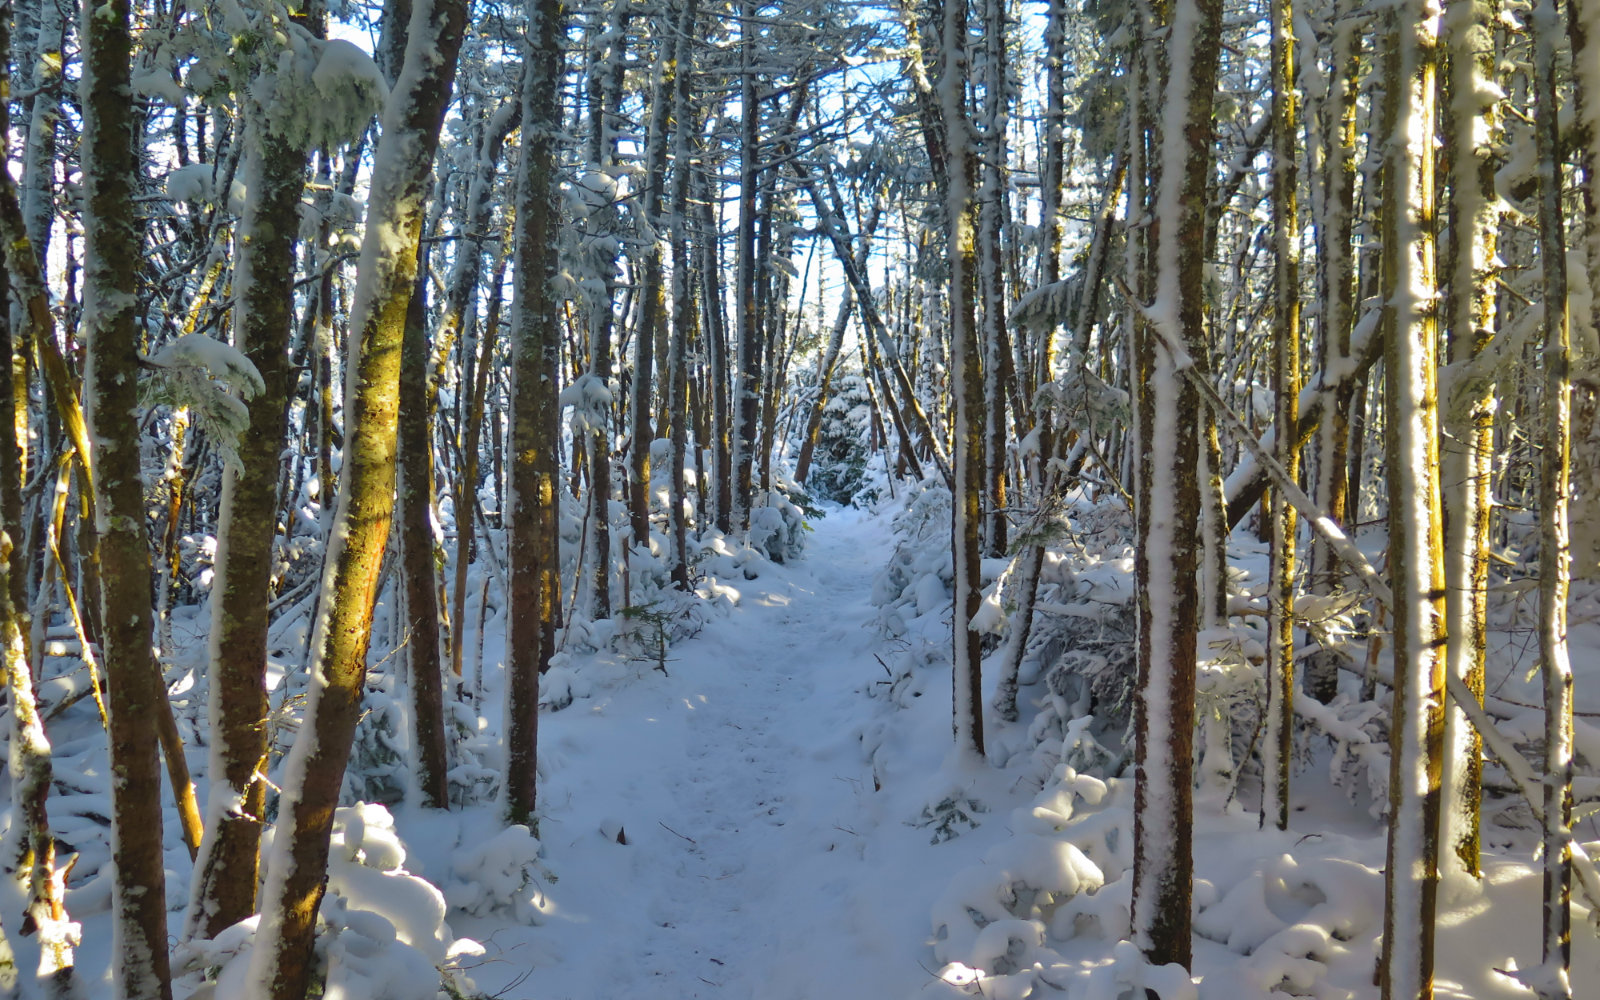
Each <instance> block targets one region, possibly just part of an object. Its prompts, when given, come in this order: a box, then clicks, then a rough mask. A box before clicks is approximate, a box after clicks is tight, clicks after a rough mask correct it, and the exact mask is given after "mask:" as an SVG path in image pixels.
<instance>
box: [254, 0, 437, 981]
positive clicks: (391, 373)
mask: <svg viewBox="0 0 1600 1000" xmlns="http://www.w3.org/2000/svg"><path fill="white" fill-rule="evenodd" d="M465 23H466V4H465V3H464V2H462V0H420V2H418V3H417V4H416V5H415V7H414V8H413V11H412V18H411V22H410V28H409V32H408V37H407V43H406V50H405V52H406V54H405V65H404V67H403V68H402V69H401V70H400V73H399V77H398V79H397V81H396V83H395V86H394V89H393V91H392V92H391V93H390V96H389V101H388V104H387V105H386V107H385V108H384V115H383V135H382V138H381V139H380V140H379V143H378V149H377V153H376V155H375V158H374V168H373V177H372V182H371V191H372V193H371V196H370V198H369V201H368V209H367V228H366V237H365V239H364V240H363V242H362V247H361V260H360V264H359V275H360V277H359V279H358V282H357V285H356V294H355V301H354V303H353V305H352V307H351V313H350V327H351V337H350V358H349V361H348V363H347V375H346V394H345V410H344V412H345V441H344V466H343V469H342V475H341V476H340V483H339V495H338V506H337V508H336V510H335V512H334V518H333V525H332V530H331V531H330V535H329V537H330V543H329V546H328V551H327V555H326V557H325V560H324V569H323V577H322V612H321V613H320V614H319V616H318V618H317V622H316V628H315V630H314V632H313V633H312V638H311V663H310V671H309V672H310V675H311V677H312V681H313V683H312V686H311V689H310V692H309V694H308V697H307V702H306V710H305V711H306V714H305V721H304V722H303V723H302V725H301V729H300V732H299V735H298V736H297V737H296V738H295V742H294V747H293V749H292V750H291V751H290V753H289V756H288V758H287V760H286V761H285V762H284V770H283V774H284V778H283V796H282V798H281V800H280V805H279V811H278V816H279V819H278V832H277V836H276V838H275V840H274V844H273V852H272V856H271V858H270V859H269V865H268V871H267V879H266V884H265V886H264V887H263V889H262V894H261V913H262V921H261V928H260V930H259V931H258V932H257V937H256V944H255V947H254V949H253V950H252V952H251V960H250V970H249V984H248V987H247V990H248V992H247V994H246V996H247V998H248V1000H301V998H302V997H303V996H304V995H305V993H306V990H307V988H308V984H309V981H310V975H311V959H312V955H311V949H312V938H313V935H314V933H315V930H316V918H317V909H318V907H319V906H320V904H321V902H322V896H323V893H324V891H325V890H326V878H327V875H326V873H327V863H328V840H329V836H330V835H331V834H332V832H333V811H334V808H335V807H336V806H337V805H338V802H339V791H340V788H341V786H342V784H343V780H344V771H345V766H346V764H348V762H349V759H350V746H351V740H352V737H353V736H354V733H355V726H356V722H357V720H358V718H359V716H360V710H361V697H362V691H363V688H364V686H365V682H366V673H367V648H368V644H369V642H370V640H371V636H372V606H373V602H374V601H375V600H376V598H377V588H378V583H379V569H380V567H381V566H382V562H383V550H384V546H385V545H386V544H387V542H388V538H389V528H390V521H391V518H392V516H393V513H394V495H395V446H396V431H397V422H398V415H399V412H398V411H399V377H400V350H401V344H402V341H403V339H404V333H405V319H406V310H407V309H408V307H409V305H410V302H411V290H412V284H413V283H414V282H415V280H416V274H417V248H418V244H419V239H420V237H421V231H422V221H423V210H424V201H425V199H426V198H427V195H428V176H429V173H430V171H431V169H432V166H433V158H434V153H435V152H436V151H437V149H438V144H439V129H440V126H441V124H442V123H443V120H444V112H445V108H446V106H447V105H448V104H449V100H450V93H451V89H452V86H453V84H454V82H455V72H456V55H457V53H458V52H459V51H460V47H461V37H462V31H463V28H464V26H465Z"/></svg>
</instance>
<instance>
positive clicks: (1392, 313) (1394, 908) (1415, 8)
mask: <svg viewBox="0 0 1600 1000" xmlns="http://www.w3.org/2000/svg"><path fill="white" fill-rule="evenodd" d="M1390 16H1391V17H1392V21H1391V24H1392V28H1391V30H1390V41H1389V44H1390V51H1389V52H1388V53H1387V54H1386V71H1385V78H1386V90H1385V96H1384V115H1383V119H1384V121H1383V125H1382V127H1381V129H1380V134H1381V135H1384V136H1388V137H1390V140H1389V145H1390V149H1389V154H1388V164H1387V176H1386V180H1385V183H1384V205H1383V208H1384V211H1383V216H1384V224H1385V233H1384V237H1383V279H1382V286H1383V288H1384V289H1385V291H1386V294H1387V295H1388V296H1389V298H1388V301H1387V302H1386V303H1385V305H1384V308H1385V309H1386V310H1387V311H1388V313H1389V319H1388V323H1389V329H1390V330H1392V331H1393V333H1392V336H1390V337H1389V338H1388V352H1387V357H1386V359H1385V377H1384V385H1385V390H1386V391H1385V396H1386V397H1387V398H1386V400H1385V402H1386V405H1387V411H1388V416H1387V434H1386V439H1387V449H1388V455H1387V461H1388V476H1389V487H1390V492H1389V545H1390V549H1389V551H1390V556H1389V567H1390V576H1391V580H1392V583H1391V587H1392V589H1393V591H1394V595H1395V609H1394V610H1395V615H1394V646H1393V649H1394V663H1395V677H1394V680H1395V685H1394V708H1393V710H1392V712H1391V716H1390V718H1391V720H1392V721H1391V724H1390V741H1389V742H1390V759H1391V769H1390V779H1389V795H1390V803H1389V846H1388V863H1387V868H1386V869H1385V876H1384V887H1385V903H1386V905H1385V907H1384V937H1383V956H1382V961H1381V964H1380V976H1379V980H1380V985H1381V988H1382V995H1383V997H1384V1000H1401V998H1404V1000H1411V998H1413V997H1415V998H1417V1000H1428V998H1429V997H1431V996H1432V995H1433V957H1434V948H1433V942H1434V926H1435V925H1434V912H1435V903H1436V900H1437V895H1438V879H1439V795H1440V791H1439V788H1440V768H1441V766H1442V761H1443V753H1444V674H1445V671H1444V667H1445V663H1444V635H1443V632H1444V610H1445V609H1444V565H1443V555H1444V539H1443V537H1442V530H1441V524H1440V504H1439V474H1438V469H1439V460H1438V459H1439V432H1438V413H1437V399H1438V387H1437V363H1436V358H1435V343H1436V340H1437V334H1438V316H1437V313H1436V309H1437V297H1436V290H1437V288H1438V277H1437V274H1436V273H1435V265H1434V237H1433V234H1434V231H1435V212H1436V199H1435V192H1434V183H1433V167H1434V127H1435V120H1436V116H1435V108H1434V95H1435V76H1436V69H1437V64H1438V49H1437V43H1438V24H1439V7H1438V5H1437V3H1435V2H1434V0H1405V2H1403V3H1402V4H1400V5H1399V6H1397V7H1396V8H1395V9H1394V11H1393V12H1392V14H1391V15H1390Z"/></svg>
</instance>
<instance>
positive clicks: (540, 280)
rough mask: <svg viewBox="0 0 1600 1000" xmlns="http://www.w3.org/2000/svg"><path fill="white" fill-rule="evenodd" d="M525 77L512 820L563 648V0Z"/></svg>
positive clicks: (508, 803)
mask: <svg viewBox="0 0 1600 1000" xmlns="http://www.w3.org/2000/svg"><path fill="white" fill-rule="evenodd" d="M527 11H528V48H527V54H526V55H525V57H524V58H525V59H526V63H525V64H524V67H523V77H522V100H523V105H522V122H523V125H522V128H523V139H522V159H521V161H520V162H519V163H518V165H517V206H518V207H517V221H516V227H515V230H514V239H513V246H514V252H515V255H516V282H515V292H514V297H513V299H512V306H511V348H512V361H511V366H512V380H511V453H512V456H513V459H512V464H511V496H510V501H511V510H510V522H509V530H508V545H509V548H510V553H509V556H510V564H511V565H510V569H511V592H510V594H509V595H508V596H507V613H506V619H507V622H508V625H507V633H506V656H507V662H506V676H507V678H508V682H507V689H506V736H505V740H506V798H505V812H506V818H507V820H508V821H509V822H512V823H520V824H523V825H528V826H531V825H533V822H534V807H535V805H536V793H537V790H538V789H537V784H538V740H539V675H540V674H541V673H542V672H543V670H544V669H545V668H546V667H547V666H548V664H549V662H550V654H551V652H552V651H553V650H554V644H555V643H554V639H555V635H554V633H555V625H556V619H557V610H556V609H557V608H558V607H559V606H560V594H559V592H558V590H557V577H558V576H559V572H560V566H559V564H558V563H557V562H555V560H554V558H553V556H554V555H555V542H556V513H557V512H556V503H557V481H558V478H559V476H560V468H559V464H558V462H557V458H556V448H557V446H558V439H557V420H558V418H559V416H560V411H559V407H558V403H557V390H556V384H557V378H558V372H559V369H560V354H561V332H560V317H559V304H558V303H557V302H556V300H555V299H554V294H553V291H552V289H551V280H552V278H553V277H554V274H555V269H556V264H557V261H556V255H555V237H556V230H557V227H558V226H559V224H560V219H559V215H558V201H557V199H558V197H559V193H558V191H557V189H556V186H555V167H556V152H557V144H558V143H559V141H560V133H561V120H560V108H561V103H560V100H559V97H560V91H559V87H560V82H561V71H562V57H561V40H562V36H563V34H564V33H565V30H566V11H565V9H564V7H563V5H562V4H561V2H560V0H528V4H527Z"/></svg>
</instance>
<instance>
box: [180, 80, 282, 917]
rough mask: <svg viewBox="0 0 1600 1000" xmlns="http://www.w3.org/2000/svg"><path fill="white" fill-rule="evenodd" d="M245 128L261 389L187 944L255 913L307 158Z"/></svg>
mask: <svg viewBox="0 0 1600 1000" xmlns="http://www.w3.org/2000/svg"><path fill="white" fill-rule="evenodd" d="M254 114H255V116H257V117H254V118H252V119H251V121H250V124H249V126H248V133H247V138H246V142H247V143H248V144H249V145H248V146H247V151H246V154H245V163H244V174H245V183H246V184H247V185H249V188H250V191H251V199H250V202H249V206H248V208H247V210H246V214H245V217H244V219H243V220H242V222H241V225H240V230H239V242H240V252H239V261H238V265H237V269H236V273H235V275H234V279H233V288H234V294H235V295H236V296H237V303H238V304H237V306H236V308H235V309H234V310H233V317H234V343H235V345H236V346H237V347H238V348H239V349H240V350H241V351H243V352H244V354H245V356H246V357H248V358H249V359H250V361H251V362H252V363H253V364H254V365H255V366H256V370H257V372H259V373H260V375H261V379H262V384H263V386H264V391H263V392H261V393H259V394H257V395H256V396H255V398H253V399H251V400H249V401H248V402H247V403H246V405H247V406H248V407H249V410H250V424H249V427H248V428H247V429H246V430H245V431H244V433H243V434H242V435H240V439H239V444H238V450H237V451H238V464H237V465H234V464H229V465H228V466H227V467H226V468H225V469H224V470H223V479H222V500H221V510H220V513H219V516H218V522H217V555H216V560H215V566H216V576H215V579H214V581H213V586H212V595H213V596H212V605H211V609H212V610H211V636H210V643H209V647H208V651H207V660H208V670H209V672H210V673H209V678H210V680H209V685H208V691H207V695H208V698H209V706H208V711H209V713H210V718H211V736H212V740H211V763H210V767H209V768H208V771H207V773H208V775H209V780H210V784H211V790H210V792H209V793H208V794H207V797H206V802H207V810H208V815H207V817H206V824H205V830H206V835H205V839H204V841H203V842H202V843H201V849H200V857H199V858H198V859H197V861H196V865H195V868H196V871H197V872H198V875H197V877H196V878H195V880H194V884H193V886H192V887H191V889H190V901H189V911H188V914H187V916H186V918H185V921H186V924H187V926H186V928H185V935H186V936H192V937H199V938H210V937H215V936H216V934H217V933H218V932H220V931H221V930H223V929H224V928H227V927H230V926H232V925H233V924H235V923H237V922H239V921H240V920H243V919H244V918H245V917H247V916H249V915H250V914H251V913H253V912H254V911H255V897H256V879H257V874H258V870H259V864H260V853H259V852H260V838H261V825H262V810H263V806H264V804H265V801H266V792H267V789H266V782H265V780H264V778H265V773H266V754H267V734H266V727H265V726H264V724H263V723H264V721H265V720H266V718H267V679H266V671H267V633H268V624H269V621H268V618H269V605H270V603H271V602H270V595H271V566H272V558H271V557H272V542H273V536H274V535H275V534H276V527H277V518H278V496H277V487H278V460H279V455H280V454H281V453H282V451H283V442H284V413H285V407H286V406H287V404H288V399H289V366H288V354H287V352H288V346H289V330H290V326H291V324H292V323H293V319H294V317H293V305H294V289H293V285H294V250H295V230H294V229H293V228H290V227H286V226H281V225H279V224H278V221H279V220H281V219H284V218H288V217H290V216H291V215H292V214H293V213H294V212H296V211H298V209H299V205H300V197H301V192H302V191H303V189H304V187H305V183H304V178H305V162H306V161H305V156H304V153H303V151H302V150H299V149H296V148H295V147H294V146H292V145H290V144H289V143H288V142H287V141H285V140H284V138H283V137H282V136H281V135H279V134H278V133H277V132H276V131H275V130H274V129H273V128H272V127H271V124H270V123H271V117H270V115H271V109H270V108H260V107H257V108H256V109H255V110H254Z"/></svg>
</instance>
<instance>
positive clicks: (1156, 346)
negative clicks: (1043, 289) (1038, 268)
mask: <svg viewBox="0 0 1600 1000" xmlns="http://www.w3.org/2000/svg"><path fill="white" fill-rule="evenodd" d="M1168 18H1169V20H1167V21H1166V23H1165V24H1164V25H1161V26H1160V27H1163V28H1165V29H1166V42H1165V48H1158V49H1157V50H1156V51H1155V55H1156V57H1157V66H1156V70H1157V73H1156V82H1157V83H1158V84H1159V86H1160V88H1161V89H1160V91H1159V93H1160V102H1161V106H1162V107H1165V108H1167V109H1168V110H1167V111H1166V112H1165V113H1164V114H1163V115H1162V117H1163V118H1164V119H1165V121H1167V122H1172V123H1180V122H1181V123H1182V126H1181V128H1180V129H1160V130H1158V138H1157V140H1156V143H1155V145H1154V147H1153V148H1154V150H1156V151H1157V153H1158V158H1153V159H1152V162H1151V163H1150V167H1151V170H1150V173H1151V174H1152V176H1153V182H1152V185H1151V190H1152V192H1153V194H1154V196H1155V204H1154V213H1153V215H1154V219H1155V222H1154V226H1155V228H1156V232H1155V233H1154V234H1153V239H1154V245H1153V251H1154V253H1153V263H1154V267H1153V268H1152V269H1151V270H1150V271H1149V272H1148V276H1149V278H1150V279H1152V280H1153V282H1154V298H1153V304H1152V306H1151V307H1150V308H1149V309H1148V310H1147V311H1146V312H1145V316H1144V317H1143V320H1144V321H1143V322H1141V323H1139V324H1138V325H1137V327H1136V328H1135V357H1136V359H1137V363H1138V368H1137V371H1136V376H1135V378H1134V383H1135V386H1136V387H1137V399H1138V406H1137V411H1136V414H1137V416H1136V419H1137V430H1138V476H1137V486H1136V493H1135V508H1136V526H1135V531H1136V539H1137V542H1136V545H1135V556H1134V573H1135V579H1136V592H1137V595H1138V601H1139V690H1140V691H1141V692H1142V695H1141V697H1140V698H1139V699H1138V700H1137V702H1136V704H1135V713H1134V731H1135V734H1136V735H1135V739H1136V741H1137V747H1138V749H1137V752H1136V757H1135V764H1134V766H1135V769H1136V774H1137V778H1138V784H1137V787H1136V790H1135V801H1134V834H1133V838H1134V866H1133V874H1132V878H1133V906H1132V912H1131V917H1132V931H1133V938H1134V943H1135V944H1136V945H1137V946H1138V947H1139V949H1140V951H1142V952H1143V953H1144V955H1145V957H1146V959H1147V960H1148V961H1150V962H1152V963H1154V964H1169V963H1177V964H1179V965H1182V966H1184V967H1185V968H1188V966H1189V961H1190V934H1189V928H1190V897H1191V887H1192V882H1193V872H1194V860H1193V850H1192V838H1193V834H1192V830H1191V827H1192V823H1193V804H1192V799H1193V781H1192V771H1193V756H1194V748H1193V744H1194V695H1195V689H1194V684H1195V663H1196V660H1195V653H1196V649H1195V632H1196V626H1197V619H1198V613H1199V593H1198V592H1197V590H1196V587H1195V578H1196V570H1197V569H1198V566H1197V562H1198V557H1199V552H1198V548H1199V544H1198V538H1197V537H1196V526H1197V524H1198V522H1199V517H1200V483H1199V449H1200V440H1199V437H1200V435H1199V427H1198V425H1197V423H1196V421H1195V420H1194V419H1193V417H1192V415H1193V414H1194V413H1196V412H1197V411H1198V409H1199V405H1200V403H1199V398H1198V395H1197V394H1196V393H1195V390H1194V388H1193V386H1192V384H1191V383H1190V382H1188V381H1187V380H1185V379H1184V378H1183V377H1182V375H1181V374H1180V372H1179V370H1178V369H1179V364H1178V359H1177V358H1176V357H1175V356H1174V354H1173V353H1172V351H1171V350H1170V349H1169V348H1167V347H1164V346H1162V344H1161V343H1158V340H1161V339H1165V340H1166V341H1167V342H1168V343H1173V344H1178V345H1181V346H1182V350H1183V351H1184V352H1185V353H1187V355H1188V358H1189V359H1192V363H1196V364H1199V365H1200V370H1202V371H1203V370H1204V369H1205V367H1206V366H1205V358H1206V354H1207V345H1206V330H1205V309H1206V304H1205V289H1204V271H1203V268H1204V264H1205V261H1204V259H1203V257H1202V255H1200V254H1196V253H1193V252H1185V250H1184V248H1193V247H1198V246H1201V245H1203V243H1204V240H1205V228H1206V188H1207V180H1208V177H1209V174H1210V170H1211V144H1212V138H1213V131H1212V128H1213V126H1212V106H1213V101H1214V98H1215V92H1216V81H1217V67H1218V62H1219V59H1220V48H1221V47H1220V34H1221V24H1222V5H1221V3H1220V0H1177V2H1175V3H1174V4H1173V5H1172V7H1171V8H1170V10H1169V12H1168ZM1173 108H1182V114H1181V115H1177V114H1175V113H1174V112H1173V111H1172V110H1171V109H1173ZM1146 113H1147V114H1148V113H1149V112H1148V111H1147V112H1146ZM1136 141H1137V140H1136ZM1168 165H1170V166H1171V167H1176V168H1177V172H1176V173H1174V172H1172V170H1170V169H1166V170H1163V169H1162V168H1163V167H1164V166H1168ZM1156 325H1159V326H1160V327H1161V329H1160V332H1159V333H1158V332H1157V331H1156V330H1155V329H1152V327H1153V326H1156Z"/></svg>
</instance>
